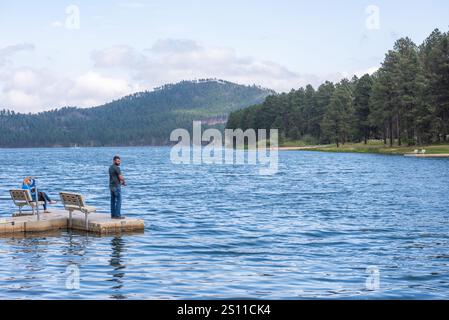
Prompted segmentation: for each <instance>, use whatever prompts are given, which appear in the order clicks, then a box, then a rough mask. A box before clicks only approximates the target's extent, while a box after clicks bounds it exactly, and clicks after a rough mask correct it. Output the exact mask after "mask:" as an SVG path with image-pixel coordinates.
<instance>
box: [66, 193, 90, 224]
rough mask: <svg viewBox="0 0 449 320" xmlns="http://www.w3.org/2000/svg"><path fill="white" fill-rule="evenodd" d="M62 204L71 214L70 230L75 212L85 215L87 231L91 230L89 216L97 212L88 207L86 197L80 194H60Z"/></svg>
mask: <svg viewBox="0 0 449 320" xmlns="http://www.w3.org/2000/svg"><path fill="white" fill-rule="evenodd" d="M59 195H60V197H61V201H62V204H63V205H64V209H65V210H67V211H68V212H69V228H71V227H72V214H73V211H80V212H82V213H84V215H85V226H86V230H88V229H89V228H88V227H89V221H88V215H89V214H90V213H93V212H96V211H97V209H96V208H95V207H91V206H87V205H86V203H85V201H84V197H83V196H82V195H80V194H78V193H69V192H60V193H59Z"/></svg>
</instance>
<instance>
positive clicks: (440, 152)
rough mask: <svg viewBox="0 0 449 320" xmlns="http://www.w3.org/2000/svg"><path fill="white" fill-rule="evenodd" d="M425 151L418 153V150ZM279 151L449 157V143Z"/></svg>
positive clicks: (282, 147) (288, 148) (299, 147)
mask: <svg viewBox="0 0 449 320" xmlns="http://www.w3.org/2000/svg"><path fill="white" fill-rule="evenodd" d="M422 150H425V153H417V152H416V151H420V152H422ZM278 151H314V152H329V153H367V154H381V155H400V156H406V157H415V158H449V144H435V145H427V146H419V147H417V146H393V147H389V146H386V145H384V144H383V143H379V142H378V141H372V142H370V143H368V144H366V145H365V144H364V143H355V144H345V145H340V147H338V148H337V146H336V145H318V146H317V145H311V146H292V145H287V146H285V145H284V146H282V145H281V146H280V147H279V148H278Z"/></svg>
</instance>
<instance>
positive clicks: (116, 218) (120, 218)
mask: <svg viewBox="0 0 449 320" xmlns="http://www.w3.org/2000/svg"><path fill="white" fill-rule="evenodd" d="M112 219H113V220H125V219H126V217H124V216H120V217H112Z"/></svg>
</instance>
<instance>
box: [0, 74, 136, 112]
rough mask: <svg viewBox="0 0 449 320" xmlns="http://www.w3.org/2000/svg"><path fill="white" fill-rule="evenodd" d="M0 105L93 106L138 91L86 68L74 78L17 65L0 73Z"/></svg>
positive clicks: (22, 108)
mask: <svg viewBox="0 0 449 320" xmlns="http://www.w3.org/2000/svg"><path fill="white" fill-rule="evenodd" d="M0 83H1V84H2V91H1V92H0V101H1V107H2V108H3V107H5V108H12V109H13V110H15V111H19V112H38V111H43V110H49V109H54V108H57V107H63V106H77V107H92V106H97V105H101V104H103V103H105V102H108V101H111V100H114V99H118V98H121V97H123V96H125V95H128V94H131V93H133V92H136V91H139V90H141V88H140V87H138V86H133V85H131V84H129V83H128V81H126V80H125V79H121V78H117V77H108V76H104V75H102V74H100V73H97V72H94V71H88V72H86V73H84V74H82V75H79V76H77V77H75V78H73V79H71V78H63V77H58V76H56V75H54V74H53V73H51V72H50V71H49V70H46V69H35V68H29V67H28V68H23V67H22V68H16V69H13V70H10V72H8V76H1V77H0Z"/></svg>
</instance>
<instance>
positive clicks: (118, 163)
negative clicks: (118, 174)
mask: <svg viewBox="0 0 449 320" xmlns="http://www.w3.org/2000/svg"><path fill="white" fill-rule="evenodd" d="M121 162H122V160H121V159H120V156H115V157H114V164H115V165H117V166H119V165H120V163H121Z"/></svg>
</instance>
